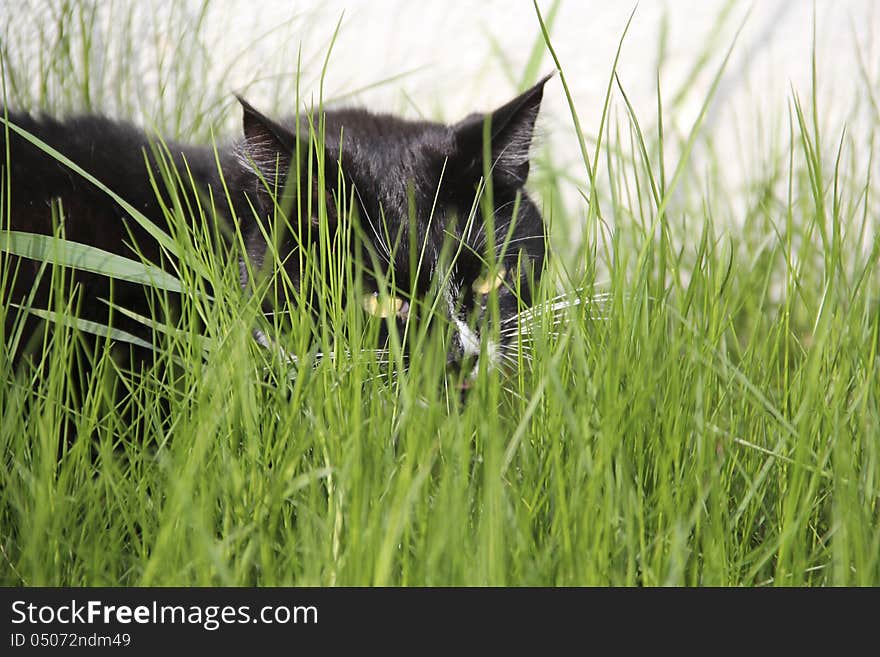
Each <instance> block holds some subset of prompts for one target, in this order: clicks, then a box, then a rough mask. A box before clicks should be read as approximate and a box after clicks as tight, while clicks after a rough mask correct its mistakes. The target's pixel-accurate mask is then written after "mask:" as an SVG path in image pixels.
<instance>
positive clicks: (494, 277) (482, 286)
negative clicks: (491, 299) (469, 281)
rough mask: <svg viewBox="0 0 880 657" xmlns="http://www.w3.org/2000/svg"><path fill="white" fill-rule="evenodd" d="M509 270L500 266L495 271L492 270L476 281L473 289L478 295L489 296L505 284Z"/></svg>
mask: <svg viewBox="0 0 880 657" xmlns="http://www.w3.org/2000/svg"><path fill="white" fill-rule="evenodd" d="M506 275H507V270H506V269H505V268H504V267H501V266H499V267H498V268H497V269H495V270H490V271H488V272H486V273H485V274H483V275H482V276H480V277H479V278H478V279H477V280H475V281H474V284H473V286H472V287H473V288H474V292H476V293H477V294H489V292H491V291H492V290H497V289H498V288H499V287H501V284H502V283H503V282H504V277H505V276H506Z"/></svg>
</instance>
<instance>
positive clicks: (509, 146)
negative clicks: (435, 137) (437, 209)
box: [453, 74, 552, 185]
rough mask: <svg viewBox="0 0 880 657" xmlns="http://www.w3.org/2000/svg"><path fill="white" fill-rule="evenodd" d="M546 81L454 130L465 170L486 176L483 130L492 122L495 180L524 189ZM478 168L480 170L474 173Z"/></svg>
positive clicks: (462, 122)
mask: <svg viewBox="0 0 880 657" xmlns="http://www.w3.org/2000/svg"><path fill="white" fill-rule="evenodd" d="M551 76H552V74H550V75H548V76H546V77H544V78H543V79H542V80H541V81H540V82H538V84H536V85H535V86H533V87H532V88H531V89H528V90H527V91H524V92H523V93H521V94H520V95H519V96H517V97H516V98H514V99H513V100H511V101H510V102H508V103H506V104H505V105H502V106H501V107H499V108H498V109H496V110H495V111H494V112H492V113H490V114H471V115H470V116H468V117H467V118H465V119H464V120H463V121H461V122H459V123H457V124H456V125H454V126H453V131H454V133H455V141H456V146H457V150H458V155H459V157H460V158H461V164H462V166H463V167H464V168H465V170H470V171H472V172H473V173H474V174H476V176H481V175H483V168H482V162H483V157H482V155H483V126H484V124H485V123H486V121H489V123H490V126H489V137H490V143H491V153H492V161H491V162H490V163H489V166H490V167H491V169H492V177H493V179H496V180H501V181H504V182H507V183H512V184H515V185H522V184H524V183H525V182H526V179H527V178H528V177H529V148H530V147H531V145H532V136H533V134H534V131H535V119H536V118H537V116H538V110H540V108H541V99H542V97H543V95H544V84H545V83H546V82H547V80H549V79H550V77H551ZM474 168H476V169H477V170H476V171H474Z"/></svg>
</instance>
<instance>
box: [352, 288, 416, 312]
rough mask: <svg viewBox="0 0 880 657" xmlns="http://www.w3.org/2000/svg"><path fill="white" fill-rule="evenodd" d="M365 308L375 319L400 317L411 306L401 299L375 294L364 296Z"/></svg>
mask: <svg viewBox="0 0 880 657" xmlns="http://www.w3.org/2000/svg"><path fill="white" fill-rule="evenodd" d="M363 306H364V310H365V311H367V312H368V313H369V314H371V315H372V316H373V317H391V316H392V315H400V314H402V313H404V312H406V310H407V309H408V308H409V304H407V303H406V301H404V300H403V299H401V298H400V297H391V296H386V295H382V296H379V295H378V294H376V293H375V292H372V293H370V294H365V295H364V299H363Z"/></svg>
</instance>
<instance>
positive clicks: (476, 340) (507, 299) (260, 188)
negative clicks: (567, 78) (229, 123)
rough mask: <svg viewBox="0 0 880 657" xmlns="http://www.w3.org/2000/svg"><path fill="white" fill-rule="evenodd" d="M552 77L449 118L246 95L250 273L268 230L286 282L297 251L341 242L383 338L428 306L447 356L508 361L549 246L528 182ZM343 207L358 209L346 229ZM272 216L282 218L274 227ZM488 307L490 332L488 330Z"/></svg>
mask: <svg viewBox="0 0 880 657" xmlns="http://www.w3.org/2000/svg"><path fill="white" fill-rule="evenodd" d="M546 81H547V78H544V79H543V80H541V81H540V82H539V83H538V84H536V85H535V86H534V87H532V88H530V89H529V90H527V91H525V92H524V93H522V94H520V95H519V96H517V97H516V98H514V99H513V100H511V101H510V102H508V103H506V104H504V105H503V106H501V107H499V108H498V109H496V110H494V111H492V112H489V113H485V114H483V113H477V114H471V115H470V116H468V117H466V118H465V119H463V120H461V121H459V122H458V123H454V124H451V125H445V124H441V123H433V122H427V121H408V120H403V119H401V118H398V117H394V116H390V115H383V114H373V113H369V112H366V111H364V110H354V109H348V110H345V109H344V110H333V111H326V112H325V113H324V115H323V121H320V120H319V118H318V117H317V116H314V115H304V116H302V117H300V120H299V124H298V125H296V122H295V121H291V122H288V123H276V122H274V121H272V120H271V119H268V118H267V117H265V116H263V115H262V114H260V113H259V112H257V111H256V110H255V109H254V108H253V107H251V106H250V105H248V104H247V103H245V102H244V101H242V107H243V109H244V134H245V139H244V141H243V142H241V144H240V146H239V151H238V156H239V161H240V162H241V164H242V165H243V169H244V170H245V171H247V172H249V173H250V175H251V178H252V180H251V183H250V193H249V198H250V200H249V202H250V203H252V204H253V205H255V206H256V210H257V212H256V216H258V217H262V218H263V219H264V220H265V222H266V223H265V224H264V225H262V226H261V225H259V223H258V222H256V221H254V222H252V223H253V225H251V226H250V227H248V226H247V225H245V226H244V230H243V232H244V234H245V238H246V249H247V252H248V256H249V259H250V262H251V265H252V266H251V267H243V268H242V271H243V279H244V282H245V283H247V282H248V281H247V279H248V275H247V271H248V270H250V271H255V270H256V269H260V268H261V267H264V266H265V263H266V261H267V258H268V256H267V253H268V252H269V250H270V249H269V248H268V247H267V242H266V239H265V237H266V235H270V234H271V235H272V239H273V240H274V246H275V247H277V251H275V249H274V248H272V249H271V251H272V252H273V255H272V257H273V258H275V259H276V260H277V259H278V258H281V259H282V260H284V261H285V264H284V270H285V273H286V276H287V278H288V280H289V281H290V283H292V285H294V286H297V285H298V284H299V281H300V279H301V278H302V274H303V273H302V272H301V271H300V270H299V267H300V264H299V263H301V262H302V258H301V257H298V254H299V252H301V251H302V250H304V249H307V250H310V251H312V255H315V254H316V253H319V252H320V250H321V249H324V250H327V249H346V250H348V251H349V252H350V253H349V255H351V256H357V257H354V258H353V259H354V260H355V261H357V262H359V263H360V268H359V275H358V277H357V278H358V279H359V284H358V286H357V289H350V290H347V291H346V294H347V295H348V299H349V301H354V302H356V303H357V304H358V305H359V307H360V308H361V309H362V311H363V312H364V313H366V314H367V315H370V316H374V317H379V318H381V319H382V320H383V326H382V330H381V338H380V339H385V338H387V335H388V332H389V331H390V330H392V326H393V325H395V324H396V327H397V330H398V334H399V335H404V332H405V329H406V326H407V322H408V321H411V320H412V319H413V315H418V316H419V318H420V319H422V320H423V319H425V317H426V315H428V314H430V315H431V321H432V322H435V321H437V320H440V321H437V324H438V325H440V326H445V327H447V329H448V332H449V333H448V334H449V342H448V351H447V361H448V363H449V365H450V367H453V368H467V369H468V370H470V369H471V368H474V365H475V364H476V361H477V359H478V358H479V357H480V355H481V354H483V356H485V357H486V358H488V359H489V361H490V365H497V364H501V363H503V362H504V361H505V360H512V356H511V354H510V351H511V349H512V346H513V345H514V344H515V343H516V341H517V336H516V332H517V330H518V324H519V322H518V316H519V313H521V312H522V311H523V310H525V309H527V308H529V306H530V305H531V302H532V296H533V293H534V290H535V286H536V285H537V283H538V280H539V278H540V276H541V271H542V269H543V265H544V258H545V250H546V249H545V241H544V223H543V220H542V218H541V215H540V212H539V211H538V208H537V207H536V205H535V204H534V203H533V202H532V200H531V199H530V198H529V195H528V194H527V193H526V190H525V187H524V186H525V183H526V181H527V179H528V175H529V163H530V158H529V151H530V146H531V144H532V137H533V132H534V127H535V120H536V117H537V114H538V110H539V108H540V103H541V98H542V95H543V88H544V83H545V82H546ZM297 133H298V135H297ZM297 137H298V138H297ZM294 163H298V166H296V167H295V166H294ZM319 168H320V169H321V170H322V171H323V174H324V176H323V181H324V184H323V185H319V184H318V180H317V179H318V175H317V170H318V169H319ZM297 172H298V176H297ZM486 174H488V177H487V175H486ZM282 190H284V191H283V192H282ZM322 195H323V199H322ZM280 199H281V200H280ZM322 200H323V203H321V202H320V201H322ZM284 201H286V202H284ZM324 208H326V211H324ZM279 209H283V211H284V214H285V217H287V220H286V221H284V222H279V221H278V214H279ZM340 212H342V213H345V216H347V217H353V219H352V221H351V222H349V224H348V225H349V226H351V230H348V231H346V230H345V226H346V222H345V221H344V220H343V221H341V220H340V217H339V214H340ZM270 218H274V219H270ZM322 223H323V224H324V227H326V228H327V230H320V229H321V227H322ZM270 224H271V225H272V226H273V228H271V229H269V228H267V226H269V225H270ZM279 225H284V226H287V231H286V232H287V235H286V236H284V237H281V238H279V237H278V235H277V231H278V230H279V229H278V226H279ZM340 231H344V232H345V237H344V238H340V237H339V235H338V233H339V232H340ZM322 235H323V237H322ZM328 236H332V238H333V239H328ZM325 260H326V259H325ZM496 304H497V305H496ZM495 308H497V314H496V312H495V310H494V309H495ZM491 318H495V319H497V321H498V322H499V324H498V325H497V330H494V331H492V330H487V329H488V327H489V323H490V321H491ZM489 335H493V336H494V337H493V338H491V339H489V338H485V339H484V337H485V336H489ZM473 371H474V373H475V372H476V369H475V368H474V370H473ZM464 380H465V381H468V380H469V379H468V378H467V377H465V379H464Z"/></svg>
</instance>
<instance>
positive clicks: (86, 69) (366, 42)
mask: <svg viewBox="0 0 880 657" xmlns="http://www.w3.org/2000/svg"><path fill="white" fill-rule="evenodd" d="M0 6H2V9H0V30H2V31H0V35H2V44H0V45H2V49H0V50H2V54H3V59H4V69H5V72H4V83H5V92H4V93H5V94H6V96H7V98H8V99H9V102H10V104H11V105H17V106H25V107H28V108H31V109H36V108H42V109H45V110H47V111H53V112H59V113H63V112H70V111H82V110H91V111H101V112H104V113H107V114H110V115H118V116H125V117H129V118H132V119H134V120H135V121H138V122H140V123H144V124H147V125H152V126H154V127H156V129H158V130H160V131H161V132H162V133H163V134H166V135H169V134H170V135H171V136H174V137H178V138H186V139H190V138H197V139H205V138H208V136H209V134H210V131H211V130H215V131H217V132H219V133H221V134H220V135H219V136H220V137H224V138H225V137H234V136H235V134H236V131H237V129H238V125H237V124H238V121H239V117H238V113H237V111H236V108H235V106H234V103H233V98H232V92H240V93H243V94H244V95H245V96H246V97H247V98H248V99H249V100H250V101H251V102H252V103H253V104H255V105H256V106H257V107H259V108H261V109H265V110H267V111H271V112H281V113H285V114H286V113H291V112H292V111H293V109H294V106H295V104H296V93H297V92H296V83H295V80H296V76H297V72H298V71H299V72H300V76H301V77H300V84H299V93H300V95H301V102H302V104H306V105H307V104H308V103H309V101H313V102H316V101H317V97H318V95H319V93H320V92H321V85H320V81H321V77H322V71H324V70H325V69H324V67H325V62H326V71H325V75H324V82H323V97H324V99H325V102H327V103H328V104H329V105H333V104H355V105H363V106H366V107H369V108H372V109H375V110H382V111H392V112H397V113H402V114H403V115H405V116H408V117H412V118H416V117H427V118H432V119H441V120H449V121H454V120H457V119H459V118H461V117H462V116H464V115H466V114H468V113H469V112H472V111H475V110H479V109H490V108H492V107H494V106H497V105H499V104H501V103H503V102H504V101H505V100H507V99H508V98H509V97H511V96H512V95H513V94H514V93H516V91H517V90H519V89H521V88H523V87H525V86H527V85H528V84H530V83H532V82H533V81H534V80H535V79H537V78H538V77H539V76H541V75H543V74H546V73H548V72H550V71H553V70H554V68H555V66H554V63H553V61H552V59H551V58H550V56H549V52H548V51H547V48H546V47H545V45H544V41H543V38H542V36H541V29H540V24H539V21H538V17H537V13H536V10H535V6H534V5H533V3H532V2H529V1H527V0H517V1H515V2H509V1H500V0H486V1H483V2H479V3H475V2H471V1H465V0H444V1H443V2H439V1H436V2H407V1H403V0H370V1H369V2H367V1H360V2H358V1H354V0H349V1H343V0H321V1H320V2H290V1H282V0H263V1H260V2H254V1H253V0H223V1H218V0H214V1H205V0H149V1H140V2H124V1H118V0H109V1H101V2H86V1H83V0H67V1H45V0H44V1H35V0H25V1H22V0H5V1H4V3H3V4H2V5H0ZM538 7H539V8H540V11H541V14H542V15H543V18H544V22H545V24H546V26H547V30H548V32H549V36H550V39H551V42H552V44H553V46H554V48H555V50H556V53H557V55H558V57H559V61H560V64H561V66H562V69H563V71H564V74H565V79H566V81H567V83H568V85H569V88H570V91H571V98H572V101H573V105H574V108H575V109H576V111H577V114H578V115H579V118H580V124H581V126H582V127H583V131H584V133H585V136H586V143H587V146H588V148H589V149H590V152H592V148H593V147H594V145H595V141H596V137H597V132H598V130H599V126H600V117H601V115H602V110H603V104H604V99H605V97H606V92H607V89H608V85H609V81H610V75H611V72H612V67H613V62H614V59H615V53H616V51H617V49H618V46H619V45H620V44H621V38H622V37H623V34H624V30H625V28H626V25H627V21H628V20H629V18H630V14H632V22H631V25H630V27H629V30H628V32H627V33H626V36H625V38H624V39H623V42H622V47H621V51H620V60H619V63H618V67H617V72H618V76H619V82H620V87H619V88H618V87H617V85H616V84H615V86H614V88H613V97H612V103H611V107H610V114H609V121H610V123H609V125H610V126H611V129H612V131H613V130H614V129H615V126H619V125H621V123H620V122H621V121H622V122H623V123H624V124H626V123H627V122H628V121H629V119H628V117H627V110H626V106H625V105H624V103H623V102H622V101H623V94H622V93H621V91H623V92H625V93H626V97H627V98H628V99H629V101H630V103H631V105H632V108H633V110H634V112H635V115H636V117H637V119H638V123H639V126H640V128H641V130H642V131H643V133H644V134H645V136H646V141H647V142H649V143H652V140H653V142H656V135H657V133H658V117H659V116H660V115H659V114H658V82H659V87H660V96H661V99H662V108H663V114H662V119H663V129H664V139H665V141H666V144H665V152H664V154H663V157H664V162H665V164H666V166H667V167H669V168H670V169H674V168H675V165H676V161H677V156H678V153H679V152H680V151H681V147H682V146H683V144H684V143H685V142H686V140H687V137H688V135H689V133H690V131H691V128H692V126H693V124H694V122H695V121H696V119H697V117H698V116H699V115H700V112H701V108H703V107H704V105H706V113H705V118H704V123H703V125H702V127H701V130H700V132H699V140H698V141H697V142H696V143H695V145H694V152H693V157H692V158H691V162H690V164H689V166H690V167H691V169H692V170H693V171H695V172H700V173H701V175H702V173H703V172H705V171H707V170H709V169H711V170H713V172H714V174H713V175H714V176H715V178H716V179H717V180H716V182H718V181H720V183H721V184H723V185H724V187H725V191H726V192H731V193H732V194H733V197H736V195H737V193H738V192H739V191H742V190H744V189H747V187H748V185H749V184H750V180H751V178H752V176H753V174H754V178H755V180H766V179H767V171H766V170H765V169H766V167H768V166H771V167H772V166H776V165H777V164H778V163H776V164H774V163H769V162H767V161H766V160H767V158H768V157H772V155H768V154H772V153H782V152H783V151H784V149H785V148H787V146H788V145H789V144H790V142H791V141H792V140H791V137H790V121H791V120H792V114H791V112H790V109H791V104H792V98H793V97H794V94H797V95H798V96H799V97H800V98H801V101H802V102H803V103H804V104H805V106H808V107H809V106H810V105H811V102H812V99H811V93H812V82H811V79H812V76H813V54H814V53H815V76H816V81H817V84H816V102H817V105H818V110H819V111H818V115H819V120H820V122H821V123H822V126H823V128H824V129H825V131H826V134H825V137H826V139H825V140H824V144H823V145H824V147H827V148H828V149H830V151H831V153H832V156H833V151H834V150H835V149H836V147H837V145H838V142H839V140H840V139H841V134H842V133H841V131H842V129H843V126H844V125H846V126H847V132H848V134H849V135H856V136H857V137H856V138H855V139H853V149H854V150H853V153H854V155H853V156H854V157H857V158H862V159H864V161H865V162H868V158H869V157H870V153H871V152H872V150H873V126H875V125H877V123H878V117H880V113H878V101H880V3H878V2H876V0H816V1H815V2H811V1H808V0H794V1H793V0H761V1H760V2H754V3H748V2H730V1H728V0H643V1H642V2H640V3H639V4H638V6H636V5H635V3H610V2H605V1H587V0H558V1H553V0H540V2H538ZM814 28H815V30H814ZM737 33H738V36H737ZM814 41H815V50H814ZM734 42H735V43H734ZM331 43H332V53H330V55H329V59H328V52H330V50H331ZM731 46H732V50H731V52H730V58H729V61H728V62H727V64H726V66H725V68H724V72H723V74H722V75H721V76H720V78H717V88H716V89H715V92H714V95H711V94H710V90H711V89H712V86H713V82H715V81H716V74H717V72H718V71H719V67H720V66H721V65H722V62H723V61H724V58H725V56H726V54H727V52H728V50H729V49H730V48H731ZM710 95H711V99H710V100H709V101H708V103H707V99H709V97H710ZM539 129H540V135H541V142H540V144H539V146H538V148H539V149H540V150H541V152H542V153H543V154H544V155H543V157H544V158H545V161H546V162H547V163H552V168H553V171H554V173H553V175H554V176H556V177H559V176H562V177H564V178H566V179H567V180H568V182H569V183H570V184H568V185H567V186H562V187H561V189H562V192H561V196H560V200H559V202H560V203H564V204H566V205H568V206H570V207H571V206H573V205H575V204H577V203H583V201H582V199H581V197H580V194H581V193H582V192H584V191H585V188H586V174H585V168H584V166H583V162H582V160H581V156H580V148H579V145H578V141H577V138H576V136H575V131H574V123H573V121H572V118H571V113H570V108H569V106H568V104H567V101H566V96H565V94H564V91H563V88H562V84H561V81H560V78H559V76H557V77H556V78H555V79H554V80H552V81H551V82H550V83H549V84H548V87H547V90H546V94H545V101H544V107H543V110H542V116H541V120H540V124H539ZM627 130H628V128H627ZM652 136H653V137H652ZM777 146H779V147H780V148H777ZM707 156H709V157H707ZM539 164H540V162H539ZM536 175H539V174H536ZM534 182H535V181H533V183H534ZM697 191H699V190H697ZM537 192H538V193H539V194H540V189H539V190H537ZM737 213H738V211H737V209H736V208H735V207H731V209H730V210H729V212H728V214H729V215H730V216H729V217H728V219H730V220H731V221H734V222H735V221H736V215H737Z"/></svg>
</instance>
